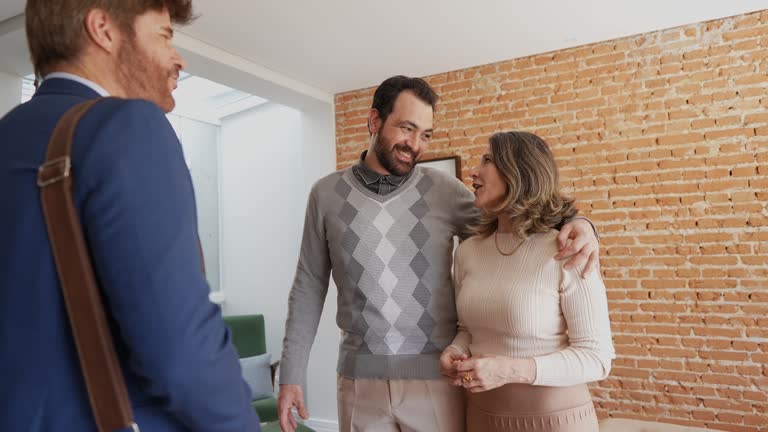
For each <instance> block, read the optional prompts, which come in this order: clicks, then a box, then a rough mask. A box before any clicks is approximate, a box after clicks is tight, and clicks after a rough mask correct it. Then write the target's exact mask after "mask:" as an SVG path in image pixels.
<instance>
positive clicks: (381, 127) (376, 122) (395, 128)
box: [370, 90, 433, 176]
mask: <svg viewBox="0 0 768 432" xmlns="http://www.w3.org/2000/svg"><path fill="white" fill-rule="evenodd" d="M432 117H433V113H432V106H431V105H430V104H428V103H426V102H424V101H422V100H421V99H419V98H418V97H417V96H416V95H415V94H414V93H413V92H411V91H408V90H406V91H403V92H401V93H400V94H399V95H398V96H397V99H396V100H395V104H394V107H393V109H392V112H391V113H390V114H389V116H388V117H387V119H386V121H384V122H383V124H382V122H381V118H380V117H379V116H378V112H377V111H376V110H371V119H370V124H371V132H372V133H373V151H374V153H375V155H376V158H377V159H378V162H379V164H380V165H381V167H382V168H383V169H384V170H385V171H386V172H387V173H389V174H394V175H398V176H404V175H406V174H408V173H410V172H411V170H413V167H414V166H415V165H416V161H418V160H419V158H420V157H421V155H422V153H423V152H424V151H425V150H426V147H427V145H428V144H429V142H430V141H431V139H432Z"/></svg>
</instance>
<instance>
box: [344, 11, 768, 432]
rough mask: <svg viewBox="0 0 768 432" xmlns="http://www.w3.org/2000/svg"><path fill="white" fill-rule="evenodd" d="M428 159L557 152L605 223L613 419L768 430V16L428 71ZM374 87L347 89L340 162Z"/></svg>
mask: <svg viewBox="0 0 768 432" xmlns="http://www.w3.org/2000/svg"><path fill="white" fill-rule="evenodd" d="M427 80H428V81H429V82H430V83H431V84H432V85H433V86H434V87H435V89H436V90H437V92H438V93H439V94H440V95H441V101H440V105H439V107H438V110H437V112H436V115H435V127H436V131H437V132H436V133H435V138H434V140H433V143H432V144H431V145H430V151H429V153H427V154H426V155H425V156H426V157H439V156H447V155H453V154H458V155H460V156H461V158H462V165H463V169H462V170H463V174H464V175H465V176H466V175H468V169H469V167H471V166H474V165H475V164H477V162H478V156H479V155H480V153H481V152H482V151H483V150H484V148H485V146H486V144H487V140H488V137H489V136H490V135H491V134H492V133H493V132H497V131H504V130H514V129H523V130H530V131H533V132H535V133H537V134H539V135H541V136H542V137H544V138H545V139H546V140H547V141H548V142H549V144H550V145H551V147H552V148H553V150H554V153H555V156H556V157H557V160H558V164H559V166H560V170H561V174H562V176H563V182H562V184H563V187H564V189H565V190H566V191H567V192H568V193H570V194H572V195H574V196H575V197H576V198H577V200H578V202H579V207H580V209H581V210H582V212H583V214H585V215H587V216H589V217H590V218H591V219H592V220H593V221H594V222H595V223H596V224H597V225H598V227H599V230H600V232H601V245H602V250H601V262H602V272H603V277H604V279H605V282H606V285H607V287H608V296H609V300H610V309H611V318H612V327H613V331H614V341H615V344H616V349H617V352H618V358H617V360H616V361H615V363H614V368H613V371H612V373H611V376H610V377H609V378H608V379H607V380H605V381H603V382H600V383H599V384H597V385H594V386H593V394H594V397H595V401H596V405H597V407H598V409H599V412H600V415H601V416H607V415H611V416H616V417H629V418H642V419H656V420H660V421H664V422H671V423H679V424H686V425H696V426H706V427H709V428H713V429H720V430H729V431H768V209H767V208H766V202H768V111H767V110H766V108H768V11H763V12H758V13H752V14H747V15H742V16H737V17H732V18H726V19H721V20H716V21H711V22H706V23H700V24H696V25H689V26H685V27H680V28H674V29H670V30H664V31H659V32H654V33H648V34H643V35H639V36H632V37H628V38H623V39H618V40H613V41H608V42H602V43H597V44H593V45H589V46H582V47H577V48H572V49H566V50H562V51H557V52H553V53H547V54H541V55H536V56H532V57H526V58H521V59H515V60H509V61H504V62H500V63H495V64H490V65H485V66H479V67H474V68H470V69H464V70H460V71H454V72H448V73H443V74H440V75H435V76H431V77H427ZM372 93H373V89H364V90H359V91H354V92H349V93H344V94H339V95H337V96H336V133H337V138H336V139H337V155H338V159H337V160H338V168H344V167H347V166H349V165H350V164H352V163H354V162H355V161H356V160H357V158H358V157H359V154H360V152H361V151H362V150H364V149H365V148H366V147H367V144H368V132H367V130H366V115H367V112H368V108H369V106H370V102H371V97H372Z"/></svg>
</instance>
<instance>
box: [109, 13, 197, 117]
mask: <svg viewBox="0 0 768 432" xmlns="http://www.w3.org/2000/svg"><path fill="white" fill-rule="evenodd" d="M133 29H134V35H133V37H132V38H131V37H129V36H130V35H128V37H126V38H125V39H124V42H123V44H122V46H120V49H119V51H118V54H117V58H118V65H117V67H118V74H119V76H120V81H121V84H122V85H123V88H124V89H125V93H126V95H127V96H128V97H130V98H140V99H147V100H149V101H152V102H154V103H156V104H157V105H158V106H159V107H160V108H162V109H163V111H165V112H170V111H172V110H173V108H174V106H175V105H176V102H175V101H174V99H173V96H172V94H171V93H172V92H173V90H175V89H176V86H177V85H178V79H179V72H180V71H181V70H182V69H184V67H185V66H186V64H185V62H184V59H182V57H181V55H179V52H178V51H177V50H176V47H174V46H173V28H172V27H171V18H170V16H169V15H168V11H167V10H162V11H154V10H150V11H147V12H145V13H144V14H142V15H139V16H138V17H136V20H135V22H134V25H133Z"/></svg>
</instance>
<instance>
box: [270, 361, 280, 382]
mask: <svg viewBox="0 0 768 432" xmlns="http://www.w3.org/2000/svg"><path fill="white" fill-rule="evenodd" d="M278 366H280V360H277V361H276V362H274V363H272V364H271V365H270V366H269V369H270V373H271V375H272V388H275V374H276V373H277V368H278Z"/></svg>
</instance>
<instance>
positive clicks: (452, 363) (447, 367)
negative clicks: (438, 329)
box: [440, 346, 468, 386]
mask: <svg viewBox="0 0 768 432" xmlns="http://www.w3.org/2000/svg"><path fill="white" fill-rule="evenodd" d="M467 358H468V357H467V355H466V354H462V353H460V352H459V351H458V350H457V349H456V348H454V347H451V346H449V347H448V348H446V349H445V350H443V353H442V354H440V373H441V374H443V376H445V377H446V378H447V379H448V382H449V383H451V384H453V383H454V382H455V381H456V379H457V378H458V376H459V375H458V373H457V372H456V364H457V362H459V361H462V360H466V359H467ZM454 385H458V386H461V384H454Z"/></svg>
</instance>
